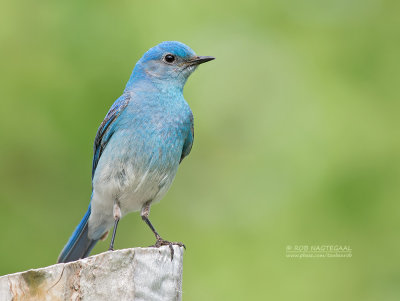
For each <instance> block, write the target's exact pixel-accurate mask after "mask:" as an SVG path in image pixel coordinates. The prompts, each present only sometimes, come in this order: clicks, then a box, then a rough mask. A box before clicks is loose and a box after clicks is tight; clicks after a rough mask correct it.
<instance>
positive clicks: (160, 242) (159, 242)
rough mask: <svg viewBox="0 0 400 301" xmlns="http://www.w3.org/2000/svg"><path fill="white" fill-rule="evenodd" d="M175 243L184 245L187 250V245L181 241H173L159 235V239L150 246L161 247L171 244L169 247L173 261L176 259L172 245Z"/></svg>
mask: <svg viewBox="0 0 400 301" xmlns="http://www.w3.org/2000/svg"><path fill="white" fill-rule="evenodd" d="M173 245H176V246H180V247H184V248H185V250H186V246H185V245H184V244H183V243H181V242H171V241H168V240H165V239H162V238H161V237H157V241H156V243H155V244H154V245H152V246H150V247H153V248H159V247H161V246H169V249H170V250H171V261H172V260H173V259H174V248H173V247H172V246H173Z"/></svg>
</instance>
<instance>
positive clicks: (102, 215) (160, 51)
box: [58, 42, 213, 262]
mask: <svg viewBox="0 0 400 301" xmlns="http://www.w3.org/2000/svg"><path fill="white" fill-rule="evenodd" d="M212 59H213V58H212V57H201V56H197V55H196V54H195V53H194V52H193V50H192V49H190V48H189V47H188V46H186V45H184V44H182V43H179V42H163V43H161V44H159V45H157V46H155V47H153V48H151V49H150V50H149V51H147V52H146V53H145V54H144V55H143V57H142V58H141V59H140V60H139V61H138V63H137V64H136V66H135V68H134V70H133V72H132V75H131V77H130V78H129V81H128V83H127V85H126V87H125V90H124V93H123V95H122V96H121V97H119V98H118V99H117V101H116V102H115V103H114V104H113V105H112V107H111V109H110V110H109V112H108V114H107V115H106V117H105V119H104V120H103V122H102V123H101V125H100V127H99V129H98V131H97V134H96V138H95V142H94V156H93V168H92V198H91V203H90V205H89V209H88V211H87V213H86V214H85V216H84V218H83V219H82V221H81V223H80V224H79V226H78V227H77V228H76V230H75V232H74V233H73V234H72V237H71V238H70V240H69V241H68V243H67V245H66V246H65V247H64V249H63V251H62V252H61V254H60V257H59V259H58V262H68V261H73V260H76V259H79V258H83V257H86V256H88V255H89V253H90V251H91V249H92V248H93V246H94V245H95V243H96V242H97V241H98V240H99V239H101V238H103V237H104V236H105V235H106V234H107V233H108V231H109V229H110V228H111V227H112V226H113V225H114V232H113V236H112V239H111V245H110V249H112V248H113V244H114V239H115V233H116V229H117V225H118V222H119V220H120V218H121V217H123V216H124V215H126V214H128V213H130V212H133V211H139V210H141V216H142V219H143V220H144V221H145V222H146V223H147V225H148V226H149V227H150V228H151V230H152V231H153V233H154V235H155V236H156V244H155V245H154V246H156V247H158V246H161V245H169V246H170V247H171V244H174V243H170V242H168V241H166V240H164V239H162V238H161V237H160V235H159V234H158V233H157V231H156V230H155V229H154V227H153V225H152V224H151V223H150V220H149V219H148V215H149V212H150V206H151V204H152V203H154V202H157V201H159V200H160V199H161V198H162V197H163V196H164V195H165V193H166V192H167V191H168V189H169V187H170V186H171V184H172V181H173V179H174V177H175V174H176V172H177V169H178V166H179V163H180V162H181V161H182V160H183V158H184V157H186V156H187V155H189V153H190V150H191V148H192V144H193V139H194V131H193V115H192V112H191V110H190V107H189V105H188V104H187V102H186V101H185V99H184V98H183V93H182V91H183V87H184V85H185V83H186V80H187V78H188V77H189V75H190V74H191V73H192V72H193V71H194V70H195V69H196V67H197V66H198V65H199V64H201V63H204V62H207V61H210V60H212ZM176 244H179V245H182V244H181V243H176ZM172 250H173V249H172V247H171V251H172ZM171 255H173V253H172V254H171Z"/></svg>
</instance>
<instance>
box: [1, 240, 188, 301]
mask: <svg viewBox="0 0 400 301" xmlns="http://www.w3.org/2000/svg"><path fill="white" fill-rule="evenodd" d="M182 272H183V248H181V247H179V246H174V258H173V260H172V261H171V251H170V249H169V247H168V246H165V247H161V248H135V249H124V250H116V251H112V252H110V251H109V252H105V253H101V254H99V255H95V256H91V257H88V258H85V259H81V260H78V261H75V262H70V263H61V264H56V265H52V266H49V267H45V268H40V269H34V270H29V271H25V272H21V273H16V274H10V275H5V276H2V277H0V300H1V301H8V300H82V301H83V300H96V301H101V300H135V301H139V300H146V301H148V300H160V301H161V300H163V301H167V300H168V301H170V300H174V301H175V300H181V299H182Z"/></svg>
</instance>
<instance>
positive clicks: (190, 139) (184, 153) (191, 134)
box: [179, 114, 194, 163]
mask: <svg viewBox="0 0 400 301" xmlns="http://www.w3.org/2000/svg"><path fill="white" fill-rule="evenodd" d="M193 140H194V126H193V115H192V114H190V132H189V135H188V136H187V137H186V140H185V143H184V144H183V148H182V154H181V160H180V161H179V163H181V162H182V160H183V159H184V158H185V157H186V156H187V155H189V154H190V151H191V150H192V145H193Z"/></svg>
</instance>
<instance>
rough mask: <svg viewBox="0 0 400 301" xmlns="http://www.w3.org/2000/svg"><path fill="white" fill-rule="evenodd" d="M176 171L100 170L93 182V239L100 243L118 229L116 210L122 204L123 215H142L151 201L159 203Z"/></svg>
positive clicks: (129, 167)
mask: <svg viewBox="0 0 400 301" xmlns="http://www.w3.org/2000/svg"><path fill="white" fill-rule="evenodd" d="M176 171H177V167H176V168H174V169H172V170H171V169H153V170H140V169H137V168H135V166H133V165H127V164H126V162H125V164H123V167H122V165H121V164H118V163H117V164H113V165H111V164H110V165H104V166H98V168H97V170H96V176H95V177H94V181H93V196H92V201H91V203H92V212H91V215H90V217H89V238H91V239H98V238H100V237H101V236H102V235H103V234H104V233H105V232H106V231H108V230H109V229H110V228H111V227H112V226H113V225H114V217H113V206H114V203H115V202H118V204H119V206H120V208H121V215H122V216H124V215H126V214H128V213H130V212H133V211H139V210H141V208H142V207H143V205H144V203H146V202H147V201H152V202H158V201H160V199H161V198H162V197H163V196H164V195H165V193H166V192H167V191H168V189H169V187H170V186H171V184H172V181H173V179H174V177H175V174H176Z"/></svg>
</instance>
